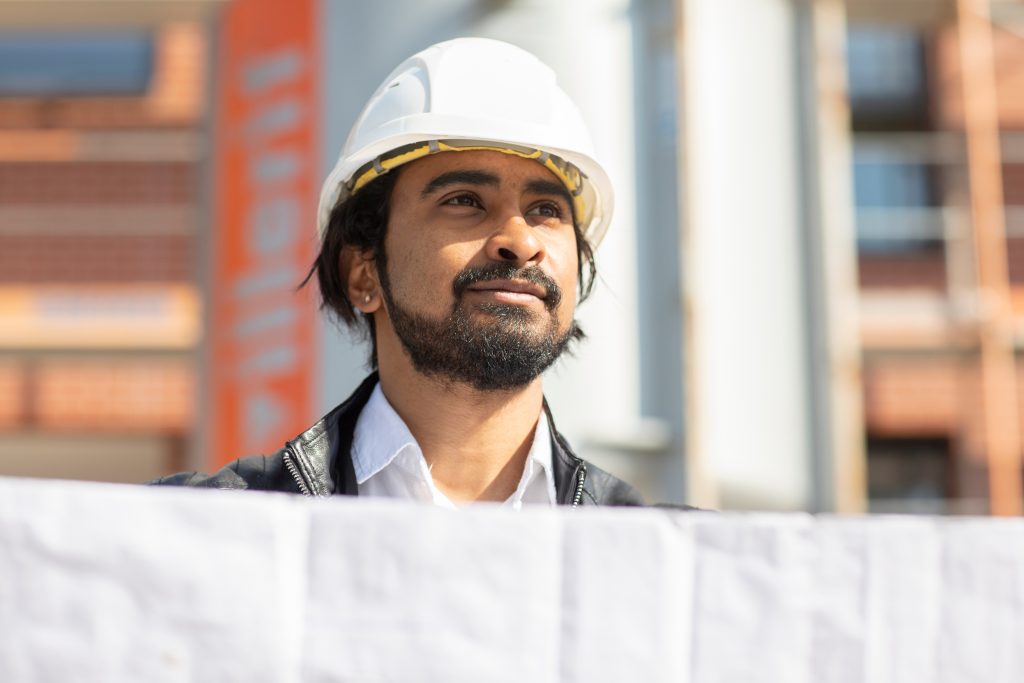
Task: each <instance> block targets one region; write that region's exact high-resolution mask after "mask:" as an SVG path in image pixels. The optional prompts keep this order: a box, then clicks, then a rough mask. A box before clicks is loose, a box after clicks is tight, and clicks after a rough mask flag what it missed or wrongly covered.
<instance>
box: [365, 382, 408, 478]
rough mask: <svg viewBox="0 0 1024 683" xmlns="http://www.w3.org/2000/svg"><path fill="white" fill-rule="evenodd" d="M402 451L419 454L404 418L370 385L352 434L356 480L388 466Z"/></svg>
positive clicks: (378, 389)
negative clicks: (368, 395) (369, 390)
mask: <svg viewBox="0 0 1024 683" xmlns="http://www.w3.org/2000/svg"><path fill="white" fill-rule="evenodd" d="M405 450H411V451H413V454H418V455H420V456H421V457H422V455H423V453H422V451H421V450H420V446H419V444H418V443H416V439H415V438H414V437H413V435H412V433H411V432H410V431H409V427H407V426H406V424H405V421H404V420H403V419H402V418H401V417H400V416H399V415H398V413H396V412H395V409H394V408H392V407H391V403H389V402H388V399H387V397H386V396H384V392H383V391H382V390H381V388H380V382H378V383H377V386H376V387H374V388H373V393H372V394H370V400H369V401H367V402H366V406H364V407H363V410H362V412H361V413H359V419H358V420H357V421H356V429H355V433H354V434H353V435H352V467H353V469H354V470H355V473H356V483H358V484H364V483H366V480H367V479H369V478H370V477H372V476H373V475H375V474H377V473H378V472H380V471H381V470H383V469H384V468H385V467H387V466H388V465H390V464H391V463H392V462H393V461H394V460H395V458H397V457H398V455H399V454H400V453H401V452H402V451H405Z"/></svg>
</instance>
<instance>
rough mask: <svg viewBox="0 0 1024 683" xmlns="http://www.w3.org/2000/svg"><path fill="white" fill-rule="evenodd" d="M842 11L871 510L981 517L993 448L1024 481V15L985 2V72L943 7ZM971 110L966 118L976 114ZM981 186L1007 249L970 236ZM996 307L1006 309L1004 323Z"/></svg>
mask: <svg viewBox="0 0 1024 683" xmlns="http://www.w3.org/2000/svg"><path fill="white" fill-rule="evenodd" d="M850 4H851V9H850V27H849V50H848V55H849V62H848V65H849V68H848V73H849V92H850V104H851V113H852V130H853V148H854V155H853V156H854V186H855V197H856V206H857V218H856V220H857V239H858V246H859V250H858V272H859V286H860V302H861V305H860V315H861V329H862V332H861V340H862V344H863V373H864V374H863V382H864V407H865V421H866V434H867V465H868V467H867V472H868V479H867V489H868V490H867V495H868V497H869V499H870V500H871V501H872V505H871V507H872V509H874V510H881V511H885V510H916V511H921V512H974V513H986V512H988V511H989V509H990V500H989V498H990V496H989V491H990V478H991V477H992V476H993V475H994V474H995V473H993V471H992V470H991V467H990V455H991V450H992V441H993V440H998V439H1007V438H1008V439H1009V441H1010V442H1011V443H1013V442H1016V443H1017V445H1016V447H1015V448H1014V450H1015V451H1016V453H1015V454H1014V458H1013V460H1014V461H1015V462H1014V464H1013V465H1012V466H1011V467H1009V468H1007V472H1008V474H1003V475H1000V476H1010V477H1013V476H1015V477H1016V478H1017V479H1018V480H1019V479H1020V476H1021V475H1020V465H1019V460H1020V451H1019V436H1018V435H1017V434H1018V432H1019V428H1020V427H1019V424H1020V419H1019V416H1020V409H1021V407H1020V401H1019V398H1018V390H1017V386H1018V385H1019V376H1020V373H1021V367H1020V364H1019V362H1017V361H1015V360H1013V359H1015V358H1016V357H1017V356H1018V355H1019V347H1020V332H1019V329H1020V319H1021V318H1020V316H1021V314H1022V313H1024V299H1022V293H1024V289H1022V285H1024V241H1022V237H1024V222H1022V220H1024V212H1022V209H1024V207H1022V206H1021V205H1022V202H1024V173H1022V168H1024V166H1022V162H1024V157H1022V155H1021V153H1022V151H1024V146H1022V142H1024V138H1022V137H1021V136H1022V133H1024V91H1022V90H1021V88H1020V87H1019V84H1020V83H1021V79H1024V32H1022V31H1024V25H1022V23H1021V18H1022V16H1021V13H1020V7H1019V6H1017V5H1016V3H993V5H992V6H991V9H990V12H991V18H992V25H991V29H990V39H991V44H992V51H991V56H990V58H986V56H985V53H984V51H982V52H981V53H980V55H979V53H978V52H977V51H976V50H975V51H973V52H971V51H969V50H964V47H965V46H964V45H963V44H962V41H963V40H964V39H965V33H964V27H963V25H962V20H963V19H964V17H963V14H962V13H961V14H958V12H957V7H956V5H955V4H953V3H945V4H943V3H933V4H931V5H930V6H926V5H924V4H923V3H917V5H918V6H917V7H912V6H910V5H914V3H903V5H904V6H903V7H897V8H895V10H896V11H894V8H892V7H889V8H887V7H885V6H884V4H882V3H874V4H872V3H856V2H851V3H850ZM898 4H899V3H897V5H898ZM960 9H961V12H962V11H963V7H961V8H960ZM966 39H968V40H969V39H971V36H970V35H969V34H967V38H966ZM986 78H993V79H994V83H995V88H996V92H995V98H994V101H993V102H992V104H991V107H992V109H993V111H992V112H991V118H992V121H991V125H992V127H993V131H992V133H993V134H996V135H998V137H999V142H1000V144H999V146H998V150H997V153H998V157H997V158H996V159H995V160H994V161H993V162H992V163H991V164H990V166H991V165H995V168H994V169H990V174H991V176H992V177H985V178H981V177H973V176H972V171H974V170H975V169H972V168H971V167H970V164H969V153H970V140H969V138H970V137H971V135H975V136H977V135H979V133H978V132H977V131H975V132H973V133H968V132H967V131H968V129H969V127H970V126H969V125H968V124H969V122H967V121H966V120H965V119H966V115H965V111H966V110H967V107H965V101H966V98H970V97H971V96H972V95H971V91H970V90H965V79H973V80H975V81H978V80H980V81H982V82H984V80H985V79H986ZM974 97H975V102H974V104H975V106H976V108H977V106H978V105H984V104H985V103H984V102H980V101H978V95H974ZM982 97H983V95H982ZM980 134H984V132H982V133H980ZM999 157H1001V159H1000V158H999ZM991 171H994V173H991ZM974 175H978V173H977V171H975V174H974ZM986 183H987V184H998V187H996V188H995V190H996V191H997V195H999V194H1001V195H1002V198H1003V200H1002V204H1003V205H1004V207H1005V208H1004V210H1003V214H1004V217H1005V218H1004V221H1003V223H1004V225H1003V226H1001V227H1000V228H999V230H1000V232H1002V233H1003V234H1002V235H1000V234H995V235H991V236H988V237H986V236H983V235H980V234H979V233H980V232H981V231H982V229H983V228H981V227H979V226H978V225H977V220H974V219H972V186H973V189H974V191H975V192H978V191H983V190H984V187H983V184H986ZM999 208H1003V207H999ZM986 239H987V240H989V242H990V244H986V243H985V240H986ZM993 242H994V243H993ZM985 249H995V252H996V258H997V259H999V260H1000V261H1002V263H1004V264H1005V268H1004V269H1003V270H1004V272H1002V273H998V272H997V273H996V276H997V281H996V282H995V283H994V284H993V283H992V281H991V279H989V280H986V277H985V273H984V272H983V269H985V268H989V269H990V270H991V269H992V266H987V265H986V264H985V263H984V258H983V256H981V255H980V252H982V251H983V250H985ZM995 270H996V271H998V270H999V268H998V267H996V268H995ZM999 280H1002V282H1001V283H1000V282H999ZM1000 290H1002V291H1000ZM999 297H1008V301H1007V304H1008V305H1007V306H1006V310H1005V311H1003V310H1000V303H999ZM993 318H999V319H996V320H994V319H993ZM990 324H995V325H998V326H1000V327H1001V328H1005V333H1004V334H1005V337H1006V340H1005V348H1003V349H997V350H996V352H997V353H1000V352H1001V353H1004V354H1006V358H1007V359H1008V360H1009V365H1008V367H1010V368H1012V369H1011V370H1010V371H1009V372H1008V373H1007V372H1003V373H1002V375H1001V376H998V377H996V378H995V380H996V381H997V382H999V383H1001V384H1002V385H1003V386H1002V387H998V386H997V387H993V386H992V385H993V380H992V378H991V377H986V375H985V372H984V369H983V353H984V351H983V348H982V347H983V345H984V343H985V342H984V341H983V334H984V333H983V328H984V327H985V326H986V325H990ZM1008 374H1012V375H1013V376H1012V377H1007V376H1006V375H1008ZM993 389H994V390H995V392H996V393H991V392H992V391H993ZM1000 391H1001V393H1000ZM1000 403H1002V404H1003V405H999V404H1000ZM1000 410H1003V411H1005V412H1004V413H1003V414H1002V416H1001V417H1000V419H999V420H998V422H997V423H996V424H994V425H993V424H992V422H991V419H992V417H993V415H992V414H993V413H994V412H998V411H1000ZM1006 413H1009V414H1008V415H1007V414H1006Z"/></svg>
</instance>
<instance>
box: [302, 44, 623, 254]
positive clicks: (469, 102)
mask: <svg viewBox="0 0 1024 683" xmlns="http://www.w3.org/2000/svg"><path fill="white" fill-rule="evenodd" d="M593 147H594V146H593V142H592V140H591V138H590V134H589V132H588V129H587V125H586V123H585V122H584V121H583V117H582V115H581V114H580V112H579V109H577V108H576V105H574V104H573V103H572V101H571V100H570V99H569V97H568V95H566V94H565V92H564V91H563V90H562V89H561V88H560V87H559V86H558V84H557V83H556V80H555V73H554V71H552V70H551V69H550V68H549V67H548V66H547V65H546V64H544V63H543V62H541V61H540V60H539V59H537V58H536V57H535V56H534V55H532V54H530V53H529V52H527V51H525V50H523V49H522V48H519V47H516V46H515V45H511V44H509V43H504V42H501V41H498V40H490V39H487V38H457V39H455V40H449V41H446V42H443V43H438V44H436V45H433V46H431V47H428V48H427V49H425V50H423V51H422V52H419V53H417V54H415V55H413V56H412V57H410V58H408V59H407V60H405V61H404V62H402V63H401V64H400V65H399V66H398V67H397V68H396V69H395V70H394V71H392V72H391V74H389V75H388V77H387V78H385V79H384V82H383V83H381V85H380V87H378V88H377V91H376V92H375V93H374V94H373V96H372V97H371V98H370V100H369V102H367V104H366V107H364V109H363V111H362V113H361V114H360V115H359V118H358V119H356V123H355V125H354V126H353V127H352V130H351V132H350V133H349V135H348V139H347V140H346V141H345V146H344V148H343V149H342V151H341V155H340V157H339V158H338V162H337V164H336V165H335V166H334V170H332V171H331V173H330V174H329V175H328V176H327V179H326V180H325V181H324V184H323V188H322V190H321V193H320V207H319V212H318V224H319V225H318V230H319V235H320V237H321V239H322V238H323V235H324V232H325V231H326V229H327V222H328V219H329V217H330V213H331V210H332V209H333V208H334V206H335V205H336V204H337V203H338V202H339V201H342V200H344V199H346V198H348V197H349V196H351V194H353V193H354V192H358V191H359V189H360V188H361V187H362V186H363V185H365V183H366V182H368V181H369V180H372V179H373V178H375V177H377V176H379V175H381V174H383V173H386V172H387V171H389V170H391V169H392V168H395V167H397V166H400V165H401V164H404V163H408V162H410V161H413V160H414V159H418V158H420V157H422V156H426V155H427V154H433V153H437V152H441V151H462V150H473V149H495V150H498V151H501V152H505V153H509V154H516V155H518V156H522V157H526V158H530V159H535V160H537V161H538V162H539V163H542V164H544V165H545V166H546V167H547V168H548V169H550V170H551V171H552V172H554V173H555V175H556V176H557V177H558V178H559V179H560V180H561V181H562V182H563V184H565V185H566V187H567V189H568V190H569V191H570V193H571V194H572V195H573V199H574V201H573V204H574V212H575V217H576V220H577V222H578V223H579V225H580V229H581V231H582V232H583V235H584V236H585V237H586V238H587V239H588V240H589V241H590V243H591V245H592V246H594V247H596V246H597V245H598V243H599V242H600V241H601V238H602V237H603V236H604V233H605V231H606V230H607V228H608V223H609V221H610V220H611V216H612V207H613V195H612V187H611V181H610V180H609V179H608V174H607V173H605V171H604V168H602V166H601V164H600V163H599V162H598V161H597V159H596V157H595V154H594V150H593Z"/></svg>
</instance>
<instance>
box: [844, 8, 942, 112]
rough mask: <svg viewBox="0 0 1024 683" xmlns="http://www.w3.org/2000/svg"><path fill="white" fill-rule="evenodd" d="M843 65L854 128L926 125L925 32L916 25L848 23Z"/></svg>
mask: <svg viewBox="0 0 1024 683" xmlns="http://www.w3.org/2000/svg"><path fill="white" fill-rule="evenodd" d="M847 69H848V80H849V90H850V109H851V113H852V116H853V127H854V129H855V130H893V129H912V130H913V129H922V128H925V127H927V123H928V87H927V83H928V81H927V75H926V72H925V51H924V38H923V36H922V35H921V34H920V33H919V32H918V31H916V30H914V29H912V28H902V27H896V26H864V25H860V26H857V25H854V26H851V27H850V29H849V33H848V35H847Z"/></svg>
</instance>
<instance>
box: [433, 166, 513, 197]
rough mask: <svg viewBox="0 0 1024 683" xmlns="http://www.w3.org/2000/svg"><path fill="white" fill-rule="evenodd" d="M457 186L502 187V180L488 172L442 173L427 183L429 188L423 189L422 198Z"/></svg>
mask: <svg viewBox="0 0 1024 683" xmlns="http://www.w3.org/2000/svg"><path fill="white" fill-rule="evenodd" d="M456 184H465V185H489V186H492V187H498V186H499V185H501V179H500V178H498V176H496V175H494V174H493V173H488V172H487V171H473V170H463V171H449V172H448V173H442V174H441V175H439V176H437V177H436V178H434V179H433V180H431V181H430V182H429V183H427V186H426V187H424V188H423V192H422V193H421V196H422V197H426V196H427V195H430V194H433V193H434V192H437V191H438V190H440V189H442V188H445V187H448V186H449V185H456Z"/></svg>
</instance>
